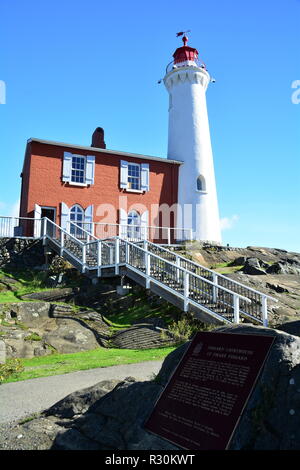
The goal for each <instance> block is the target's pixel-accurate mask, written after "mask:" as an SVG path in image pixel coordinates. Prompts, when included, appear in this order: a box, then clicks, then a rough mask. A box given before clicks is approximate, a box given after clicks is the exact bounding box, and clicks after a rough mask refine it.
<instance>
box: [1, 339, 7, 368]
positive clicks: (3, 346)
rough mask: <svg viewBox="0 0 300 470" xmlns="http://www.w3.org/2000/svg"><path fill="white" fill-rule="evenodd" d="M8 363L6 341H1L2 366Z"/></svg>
mask: <svg viewBox="0 0 300 470" xmlns="http://www.w3.org/2000/svg"><path fill="white" fill-rule="evenodd" d="M5 361H6V346H5V343H4V341H2V340H1V339H0V364H4V363H5Z"/></svg>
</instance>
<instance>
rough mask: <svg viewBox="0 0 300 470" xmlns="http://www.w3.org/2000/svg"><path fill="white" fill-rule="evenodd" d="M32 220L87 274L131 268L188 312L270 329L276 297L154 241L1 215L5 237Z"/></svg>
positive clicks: (42, 234)
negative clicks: (247, 320)
mask: <svg viewBox="0 0 300 470" xmlns="http://www.w3.org/2000/svg"><path fill="white" fill-rule="evenodd" d="M28 221H30V226H31V229H32V230H33V231H34V232H35V233H39V237H38V238H42V239H43V243H44V244H46V243H47V240H49V241H51V242H52V243H53V244H54V245H55V246H56V248H57V249H58V251H59V253H60V255H61V256H64V254H68V255H69V257H71V259H72V260H74V261H75V262H76V263H77V265H79V266H80V269H81V271H82V272H86V271H87V270H97V275H98V276H101V271H102V269H103V268H108V267H112V268H114V270H115V274H117V275H118V274H119V270H120V266H126V267H127V268H128V269H130V270H132V271H135V272H137V273H139V274H140V275H141V276H142V277H144V278H145V280H146V287H149V286H150V283H151V282H154V283H155V284H158V285H160V286H161V287H163V288H164V289H165V290H167V291H170V292H172V293H173V294H175V295H176V296H177V297H178V298H181V299H183V301H184V310H185V311H187V309H188V306H189V305H194V306H197V307H199V308H201V309H202V310H203V311H205V312H207V313H209V314H210V315H212V316H214V317H215V318H218V319H222V321H225V322H235V323H238V322H239V319H240V315H243V316H245V317H247V318H250V319H252V320H255V321H257V322H259V323H262V324H263V325H267V324H268V311H267V301H268V299H271V300H272V301H274V302H277V299H275V298H274V297H271V296H269V295H266V294H264V293H262V292H259V291H256V290H254V289H252V288H250V287H247V286H245V285H243V284H241V283H239V282H237V281H234V280H233V279H229V278H228V277H226V276H223V275H222V274H219V273H216V272H215V271H213V270H211V269H209V268H206V267H204V266H201V265H199V264H197V263H194V262H193V261H190V260H188V259H187V258H185V257H183V256H181V255H178V254H176V253H174V252H172V251H170V250H168V249H166V248H163V247H161V246H159V245H157V244H154V243H152V242H150V241H147V240H143V241H142V242H141V241H139V242H132V241H130V240H128V239H127V238H122V237H119V236H116V237H110V238H107V239H99V238H97V237H96V236H95V235H92V234H91V233H90V232H89V231H87V230H85V229H83V228H82V227H80V226H78V225H77V224H74V223H73V222H72V223H71V222H70V224H69V227H68V230H64V229H62V228H61V227H60V226H59V225H57V224H55V223H54V222H52V221H51V220H49V219H47V218H46V217H44V218H43V219H37V220H35V219H30V218H26V217H23V218H17V217H0V229H1V233H3V234H4V235H2V236H5V237H10V236H12V235H11V232H12V230H13V231H14V232H15V230H16V228H18V229H19V228H20V227H22V229H24V227H25V230H28ZM16 222H17V223H18V225H16ZM26 224H27V225H26ZM78 230H79V231H78ZM70 232H73V234H72V233H70ZM14 236H16V235H15V234H14ZM77 236H78V237H79V238H77Z"/></svg>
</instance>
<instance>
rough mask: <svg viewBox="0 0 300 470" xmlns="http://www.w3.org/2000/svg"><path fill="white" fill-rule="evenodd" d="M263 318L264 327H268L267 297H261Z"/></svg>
mask: <svg viewBox="0 0 300 470" xmlns="http://www.w3.org/2000/svg"><path fill="white" fill-rule="evenodd" d="M261 316H262V322H263V325H264V326H268V299H267V296H266V295H262V296H261Z"/></svg>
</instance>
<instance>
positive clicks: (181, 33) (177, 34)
mask: <svg viewBox="0 0 300 470" xmlns="http://www.w3.org/2000/svg"><path fill="white" fill-rule="evenodd" d="M190 32H191V30H190V29H188V30H187V31H180V33H176V37H177V38H178V37H179V36H183V34H186V33H190Z"/></svg>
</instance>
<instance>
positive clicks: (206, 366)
mask: <svg viewBox="0 0 300 470" xmlns="http://www.w3.org/2000/svg"><path fill="white" fill-rule="evenodd" d="M273 341H274V337H273V336H261V335H246V334H230V333H207V332H203V333H197V334H196V335H195V337H194V338H193V341H192V342H191V344H190V346H189V348H188V349H187V351H186V353H185V355H184V356H183V358H182V360H181V361H180V363H179V365H178V366H177V368H176V370H175V372H174V373H173V375H172V376H171V378H170V380H169V383H168V384H167V385H166V387H165V389H164V391H163V393H162V394H161V396H160V397H159V399H158V401H157V403H156V405H155V407H154V409H153V412H152V414H151V415H150V417H149V419H148V420H147V422H146V423H145V429H146V430H147V431H150V432H152V433H154V434H156V435H158V436H160V437H162V438H164V439H167V440H168V441H170V442H172V443H173V444H175V445H177V446H179V447H182V448H183V449H188V450H224V449H226V448H227V447H228V445H229V442H230V439H231V437H232V435H233V432H234V430H235V427H236V425H237V423H238V421H239V418H240V416H241V414H242V412H243V409H244V407H245V405H246V403H247V401H248V399H249V396H250V394H251V391H252V389H253V387H254V385H255V382H256V380H257V377H258V375H259V372H260V370H261V368H262V366H263V364H264V362H265V359H266V357H267V354H268V352H269V350H270V347H271V346H272V343H273Z"/></svg>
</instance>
